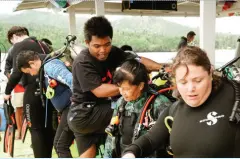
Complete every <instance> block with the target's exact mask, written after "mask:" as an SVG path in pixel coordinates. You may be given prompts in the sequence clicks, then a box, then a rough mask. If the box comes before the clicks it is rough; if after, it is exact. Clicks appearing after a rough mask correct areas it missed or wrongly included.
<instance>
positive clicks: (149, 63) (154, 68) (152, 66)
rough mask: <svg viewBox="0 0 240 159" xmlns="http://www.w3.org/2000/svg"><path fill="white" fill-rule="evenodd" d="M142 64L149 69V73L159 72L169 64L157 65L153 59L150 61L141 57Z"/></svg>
mask: <svg viewBox="0 0 240 159" xmlns="http://www.w3.org/2000/svg"><path fill="white" fill-rule="evenodd" d="M140 61H141V63H142V64H144V65H145V67H146V68H147V70H149V71H159V70H160V68H162V67H163V66H164V65H168V64H164V63H161V64H160V63H157V62H155V61H153V60H151V59H148V58H146V57H141V60H140Z"/></svg>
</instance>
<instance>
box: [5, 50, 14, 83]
mask: <svg viewBox="0 0 240 159" xmlns="http://www.w3.org/2000/svg"><path fill="white" fill-rule="evenodd" d="M11 50H12V48H10V49H9V51H8V56H7V59H6V63H5V69H4V75H5V76H7V78H8V79H9V78H10V73H11V69H12V68H13V65H12V64H13V60H12V58H13V57H12V54H11Z"/></svg>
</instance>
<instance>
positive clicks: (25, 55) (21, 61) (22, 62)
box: [16, 50, 40, 71]
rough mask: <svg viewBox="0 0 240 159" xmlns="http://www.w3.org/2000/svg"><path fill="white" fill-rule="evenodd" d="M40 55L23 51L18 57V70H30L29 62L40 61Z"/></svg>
mask: <svg viewBox="0 0 240 159" xmlns="http://www.w3.org/2000/svg"><path fill="white" fill-rule="evenodd" d="M38 59H40V58H39V55H38V53H37V52H34V51H30V50H26V51H21V52H20V53H19V54H18V55H17V60H16V64H17V68H18V69H19V70H20V71H21V68H30V65H29V61H34V60H38Z"/></svg>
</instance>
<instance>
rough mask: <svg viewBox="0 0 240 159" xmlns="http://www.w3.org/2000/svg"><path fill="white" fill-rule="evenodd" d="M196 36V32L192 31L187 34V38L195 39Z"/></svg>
mask: <svg viewBox="0 0 240 159" xmlns="http://www.w3.org/2000/svg"><path fill="white" fill-rule="evenodd" d="M195 35H196V34H195V32H194V31H190V32H188V33H187V37H193V36H195Z"/></svg>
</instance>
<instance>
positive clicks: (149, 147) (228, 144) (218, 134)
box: [124, 81, 240, 158]
mask: <svg viewBox="0 0 240 159" xmlns="http://www.w3.org/2000/svg"><path fill="white" fill-rule="evenodd" d="M234 98H235V92H234V89H233V87H232V85H231V84H230V83H228V82H227V81H224V82H223V84H222V85H221V86H220V88H219V89H218V90H216V91H212V92H211V94H210V96H209V97H208V99H207V100H206V101H205V102H204V103H203V104H202V105H201V106H199V107H190V106H188V105H187V104H186V103H185V102H184V101H180V102H179V103H178V105H177V108H176V112H175V115H174V122H173V126H172V131H171V135H170V145H171V147H172V150H173V153H174V157H183V158H202V157H207V158H221V157H229V158H230V157H240V151H239V148H240V127H239V124H236V123H232V122H229V116H230V115H231V113H232V108H233V103H234ZM168 115H169V110H168V109H166V110H165V111H164V112H163V114H162V115H161V116H160V117H159V119H158V121H157V123H156V124H155V126H154V127H153V128H152V129H151V130H150V132H149V133H147V134H146V135H144V136H142V137H140V138H139V139H138V140H136V141H135V142H134V143H133V144H132V145H131V146H130V147H128V148H127V149H126V150H125V152H124V153H127V152H129V151H130V152H133V153H134V154H135V156H136V157H144V156H147V155H148V154H149V153H151V152H152V151H153V150H155V149H157V148H158V147H159V146H161V145H166V142H167V141H168V139H169V133H168V130H167V128H166V126H165V125H164V118H165V117H166V116H168Z"/></svg>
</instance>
